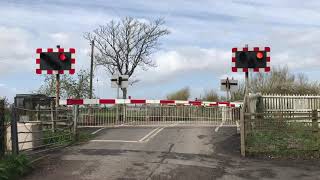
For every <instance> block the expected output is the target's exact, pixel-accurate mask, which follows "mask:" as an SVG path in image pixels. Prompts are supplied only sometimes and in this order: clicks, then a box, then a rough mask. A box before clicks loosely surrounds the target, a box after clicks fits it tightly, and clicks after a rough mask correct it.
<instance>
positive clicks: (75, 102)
mask: <svg viewBox="0 0 320 180" xmlns="http://www.w3.org/2000/svg"><path fill="white" fill-rule="evenodd" d="M82 104H83V99H67V105H82Z"/></svg>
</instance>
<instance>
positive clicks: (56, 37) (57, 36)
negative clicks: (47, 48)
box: [49, 32, 70, 44]
mask: <svg viewBox="0 0 320 180" xmlns="http://www.w3.org/2000/svg"><path fill="white" fill-rule="evenodd" d="M49 36H50V38H51V39H52V41H53V42H55V44H68V43H69V39H70V37H69V35H68V34H67V33H64V32H59V33H52V34H50V35H49Z"/></svg>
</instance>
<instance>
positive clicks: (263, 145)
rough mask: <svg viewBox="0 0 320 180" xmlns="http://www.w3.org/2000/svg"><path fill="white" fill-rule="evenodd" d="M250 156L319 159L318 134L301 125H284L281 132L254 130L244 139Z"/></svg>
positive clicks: (319, 143)
mask: <svg viewBox="0 0 320 180" xmlns="http://www.w3.org/2000/svg"><path fill="white" fill-rule="evenodd" d="M246 143H247V144H246V146H247V152H248V154H250V155H257V156H271V157H288V158H304V159H305V158H307V159H309V158H319V157H320V134H319V133H314V132H313V131H312V127H310V126H306V125H303V124H302V123H297V124H290V125H286V126H285V127H284V128H282V129H281V130H279V129H277V130H276V129H275V130H270V129H268V130H255V131H252V132H250V134H248V136H247V139H246Z"/></svg>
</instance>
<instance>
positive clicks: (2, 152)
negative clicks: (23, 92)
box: [0, 100, 6, 158]
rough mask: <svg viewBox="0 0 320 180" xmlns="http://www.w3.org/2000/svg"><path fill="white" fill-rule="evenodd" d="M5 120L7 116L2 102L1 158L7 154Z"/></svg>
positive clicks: (0, 121)
mask: <svg viewBox="0 0 320 180" xmlns="http://www.w3.org/2000/svg"><path fill="white" fill-rule="evenodd" d="M4 120H5V114H4V100H0V158H1V157H2V156H3V155H4V153H5V144H6V142H5V134H6V129H5V127H4Z"/></svg>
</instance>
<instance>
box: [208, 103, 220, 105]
mask: <svg viewBox="0 0 320 180" xmlns="http://www.w3.org/2000/svg"><path fill="white" fill-rule="evenodd" d="M209 106H218V103H215V104H209Z"/></svg>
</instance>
